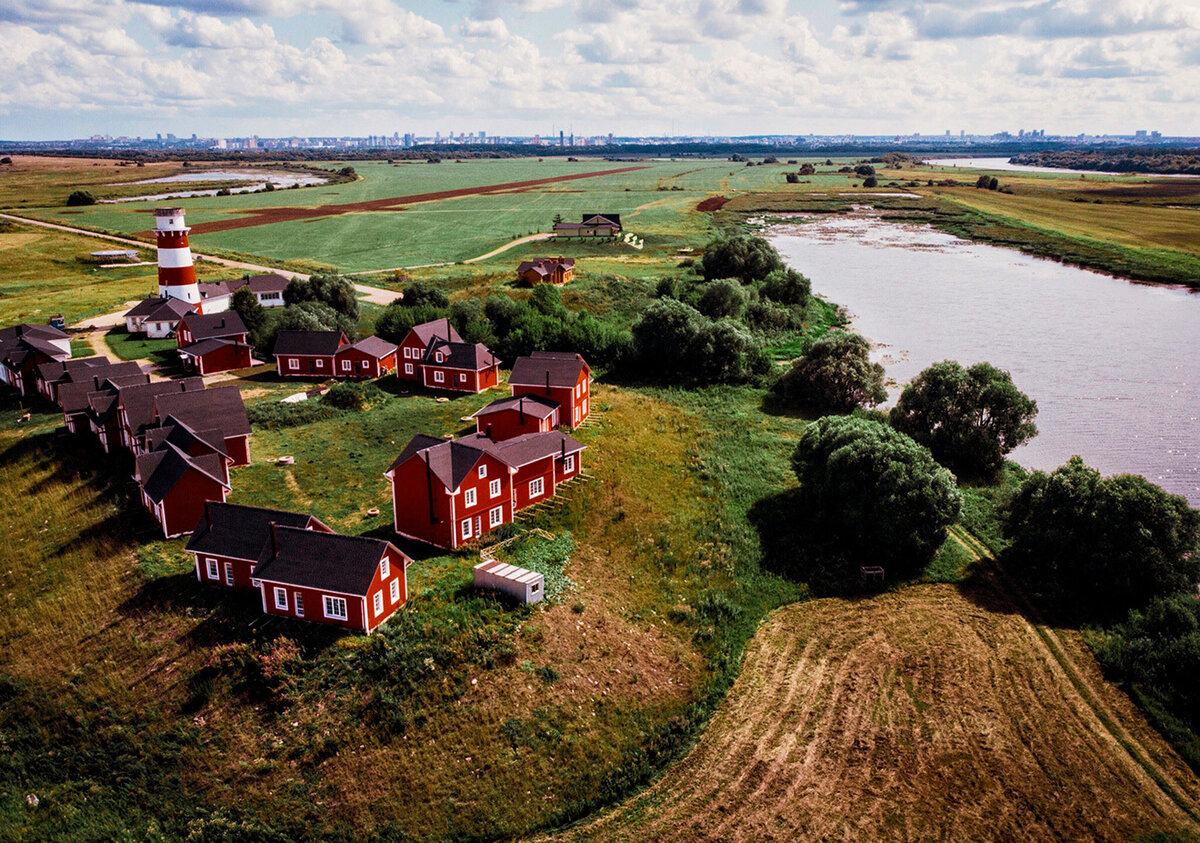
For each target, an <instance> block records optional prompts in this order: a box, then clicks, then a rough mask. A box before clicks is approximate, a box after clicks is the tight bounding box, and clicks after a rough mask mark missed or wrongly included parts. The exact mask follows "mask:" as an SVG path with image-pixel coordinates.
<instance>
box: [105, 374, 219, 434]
mask: <svg viewBox="0 0 1200 843" xmlns="http://www.w3.org/2000/svg"><path fill="white" fill-rule="evenodd" d="M203 391H204V379H203V378H183V379H181V380H175V381H154V382H152V383H144V384H134V385H133V386H123V387H121V388H120V389H118V390H117V396H118V401H119V402H120V406H121V408H122V409H124V410H125V417H126V419H127V421H128V422H129V429H130V430H131V431H133V432H134V433H135V434H137V433H141V431H142V430H143V428H146V427H149V426H150V425H151V424H153V423H154V402H155V401H156V400H157V399H158V398H159V396H162V395H167V394H169V393H180V392H193V393H199V392H203ZM200 426H201V427H206V426H207V425H200Z"/></svg>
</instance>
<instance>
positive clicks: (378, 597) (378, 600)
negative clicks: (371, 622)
mask: <svg viewBox="0 0 1200 843" xmlns="http://www.w3.org/2000/svg"><path fill="white" fill-rule="evenodd" d="M371 602H372V604H373V605H372V608H374V609H375V617H379V616H380V615H382V614H383V592H382V591H377V592H375V598H374V600H372V601H371Z"/></svg>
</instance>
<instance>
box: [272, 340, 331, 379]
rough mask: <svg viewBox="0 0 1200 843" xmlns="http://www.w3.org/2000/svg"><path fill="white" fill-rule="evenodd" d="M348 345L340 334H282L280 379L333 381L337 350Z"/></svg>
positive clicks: (278, 352)
mask: <svg viewBox="0 0 1200 843" xmlns="http://www.w3.org/2000/svg"><path fill="white" fill-rule="evenodd" d="M349 344H350V341H349V340H347V339H346V335H345V334H344V333H342V332H341V331H280V332H279V335H278V336H277V337H276V338H275V352H274V353H275V368H276V371H277V372H278V373H279V376H280V377H281V378H331V377H333V376H334V368H335V367H334V362H335V360H336V359H337V353H338V351H339V350H340V349H341V348H342V347H343V346H347V345H349Z"/></svg>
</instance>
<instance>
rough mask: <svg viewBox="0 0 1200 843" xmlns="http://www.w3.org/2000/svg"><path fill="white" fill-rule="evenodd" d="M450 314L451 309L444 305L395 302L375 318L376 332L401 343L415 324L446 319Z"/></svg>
mask: <svg viewBox="0 0 1200 843" xmlns="http://www.w3.org/2000/svg"><path fill="white" fill-rule="evenodd" d="M449 315H450V313H449V311H448V310H446V308H442V307H433V306H431V305H427V304H423V305H418V306H416V307H406V306H405V304H404V303H403V302H393V303H392V304H389V305H388V306H387V307H385V308H384V309H383V312H382V313H380V314H379V318H378V319H376V320H375V333H376V334H378V335H379V336H381V337H383V338H384V339H385V340H387V341H388V342H394V343H400V342H403V341H404V338H405V337H406V336H408V332H409V330H411V329H412V327H413V326H414V325H420V324H422V323H424V322H433V321H434V320H436V319H445V318H446V317H447V316H449Z"/></svg>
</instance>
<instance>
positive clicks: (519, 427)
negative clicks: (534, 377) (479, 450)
mask: <svg viewBox="0 0 1200 843" xmlns="http://www.w3.org/2000/svg"><path fill="white" fill-rule="evenodd" d="M558 416H559V403H558V402H557V401H555V400H553V399H551V398H543V397H542V396H540V395H512V396H507V397H505V398H497V399H496V400H495V401H493V402H492V403H491V404H488V405H487V406H486V407H484V408H483V409H482V410H480V411H479V412H477V413H475V429H476V432H478V433H480V434H482V435H484V436H487V437H488V438H489V439H492V440H493V441H495V442H503V441H504V440H506V439H512V438H514V437H516V436H524V435H525V434H526V433H547V432H549V431H551V430H554V428H556V427H558Z"/></svg>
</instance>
